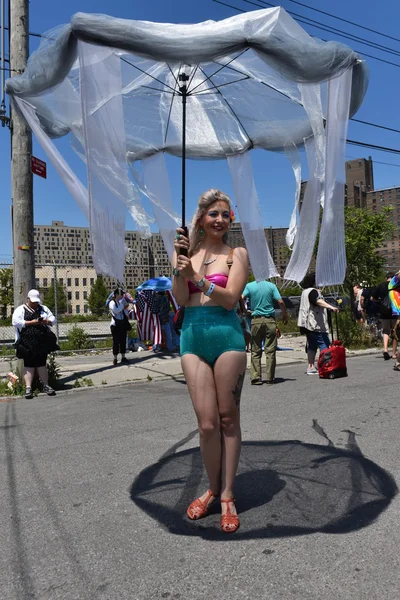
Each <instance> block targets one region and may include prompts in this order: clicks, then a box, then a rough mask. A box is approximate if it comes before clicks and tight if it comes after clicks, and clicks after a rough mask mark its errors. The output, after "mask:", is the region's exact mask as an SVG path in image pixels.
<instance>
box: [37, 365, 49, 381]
mask: <svg viewBox="0 0 400 600" xmlns="http://www.w3.org/2000/svg"><path fill="white" fill-rule="evenodd" d="M37 372H38V375H39V377H40V381H41V382H42V383H43V385H48V383H49V376H48V374H47V367H46V365H44V366H43V367H37Z"/></svg>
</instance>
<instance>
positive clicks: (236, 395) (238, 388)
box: [232, 372, 244, 408]
mask: <svg viewBox="0 0 400 600" xmlns="http://www.w3.org/2000/svg"><path fill="white" fill-rule="evenodd" d="M243 381H244V372H243V373H241V374H240V375H239V377H238V380H237V382H236V385H235V389H234V390H232V394H233V397H234V399H235V404H236V406H237V408H239V407H240V396H241V394H242V387H243Z"/></svg>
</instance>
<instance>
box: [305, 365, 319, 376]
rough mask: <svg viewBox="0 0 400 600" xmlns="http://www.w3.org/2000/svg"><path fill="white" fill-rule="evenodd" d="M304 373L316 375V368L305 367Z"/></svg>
mask: <svg viewBox="0 0 400 600" xmlns="http://www.w3.org/2000/svg"><path fill="white" fill-rule="evenodd" d="M306 375H318V369H316V368H315V367H313V368H312V369H307V371H306Z"/></svg>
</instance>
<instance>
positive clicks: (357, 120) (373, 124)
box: [350, 117, 400, 133]
mask: <svg viewBox="0 0 400 600" xmlns="http://www.w3.org/2000/svg"><path fill="white" fill-rule="evenodd" d="M350 121H355V122H356V123H362V124H363V125H370V126H371V127H377V128H378V129H385V130H386V131H394V132H395V133H400V129H394V128H393V127H386V126H385V125H378V124H377V123H370V122H369V121H362V120H361V119H355V118H354V117H351V118H350Z"/></svg>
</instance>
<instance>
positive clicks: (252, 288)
mask: <svg viewBox="0 0 400 600" xmlns="http://www.w3.org/2000/svg"><path fill="white" fill-rule="evenodd" d="M243 297H244V298H246V299H248V300H249V301H250V310H251V365H250V377H251V384H252V385H262V383H263V381H262V378H261V355H262V347H263V344H264V352H265V362H266V383H269V384H271V383H274V380H275V368H276V347H277V335H276V320H275V306H274V302H275V301H276V302H278V303H279V308H280V309H281V310H282V320H283V322H284V323H287V311H286V306H285V304H284V302H283V300H282V298H281V295H280V293H279V291H278V288H277V287H276V285H275V284H274V283H271V282H270V281H259V282H257V281H252V282H251V283H248V284H247V285H246V287H245V288H244V291H243Z"/></svg>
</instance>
